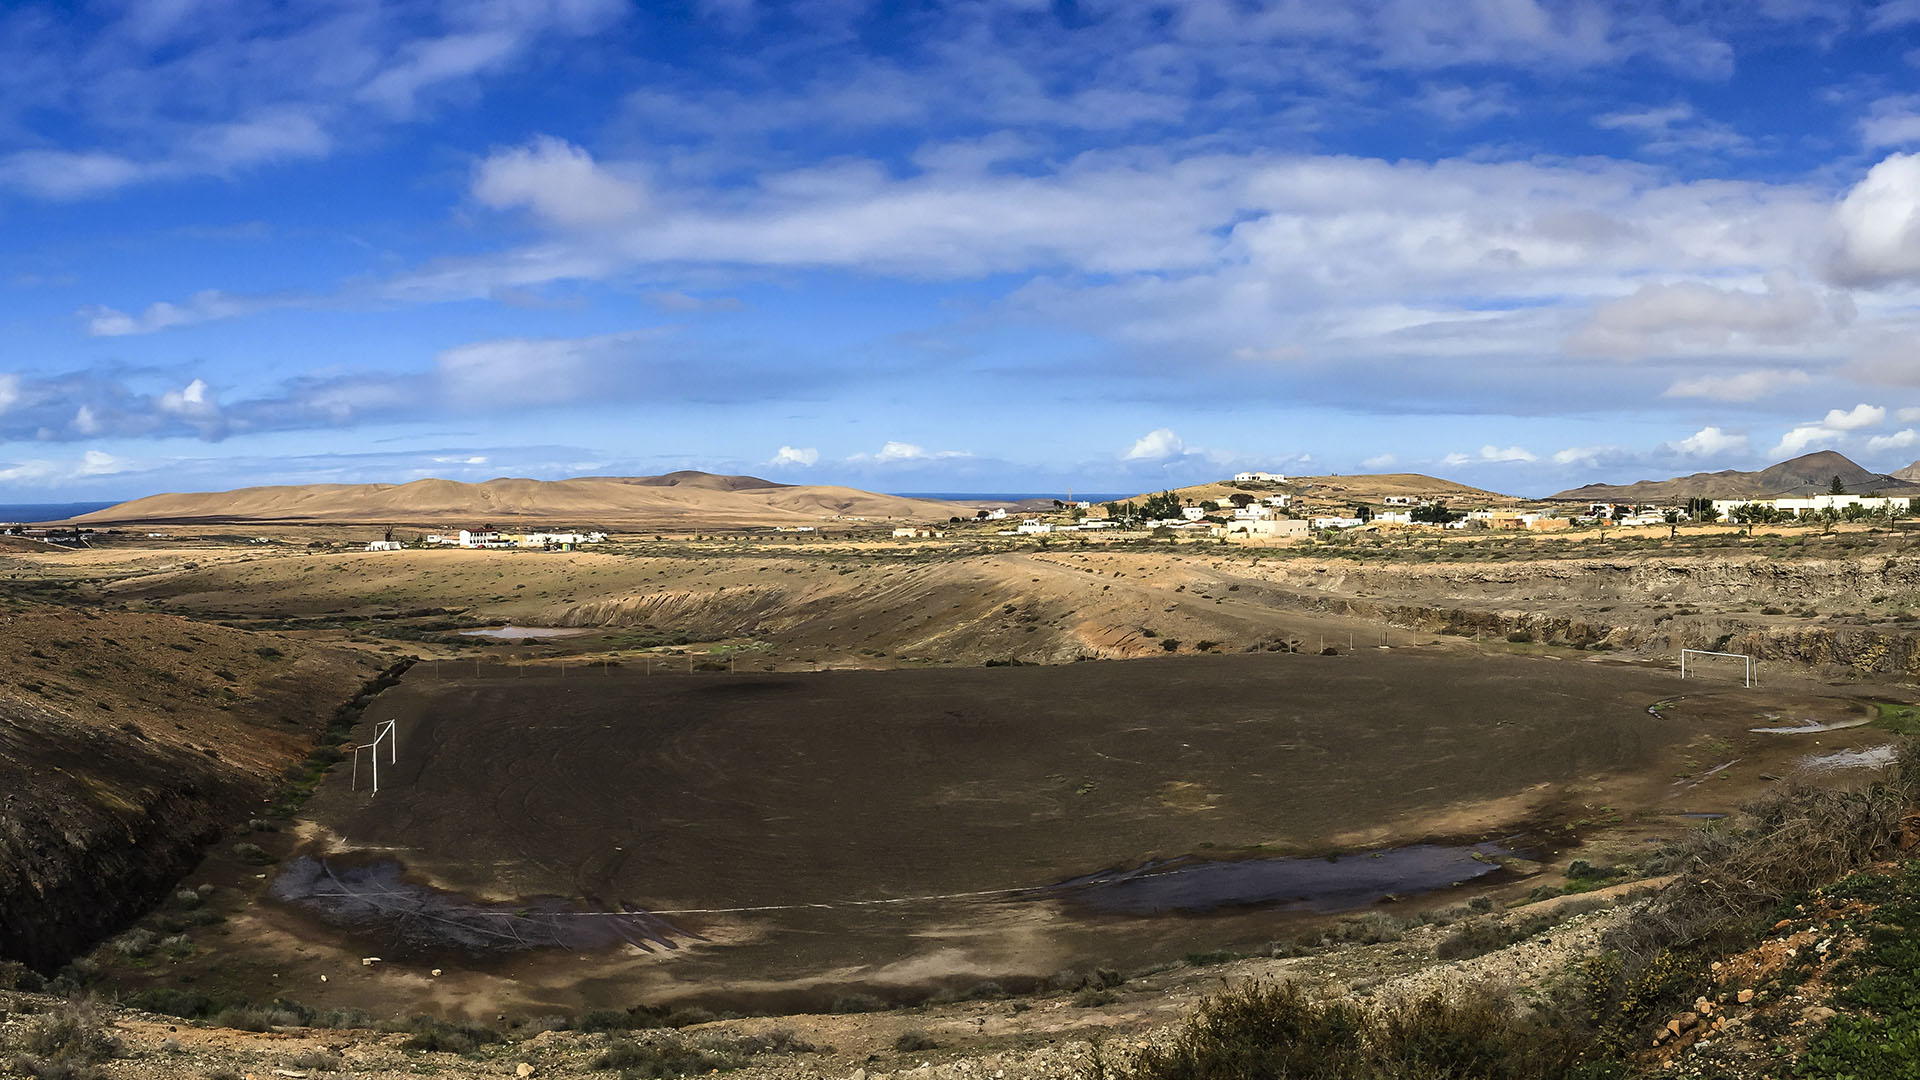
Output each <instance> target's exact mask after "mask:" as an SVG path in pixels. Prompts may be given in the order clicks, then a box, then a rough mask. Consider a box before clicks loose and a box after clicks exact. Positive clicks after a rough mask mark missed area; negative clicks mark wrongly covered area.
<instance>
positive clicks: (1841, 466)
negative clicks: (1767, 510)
mask: <svg viewBox="0 0 1920 1080" xmlns="http://www.w3.org/2000/svg"><path fill="white" fill-rule="evenodd" d="M1835 477H1839V478H1840V483H1841V484H1842V485H1843V486H1844V487H1845V488H1846V489H1847V491H1848V492H1850V493H1851V494H1854V495H1892V496H1895V497H1908V498H1920V461H1916V462H1914V463H1913V464H1911V465H1909V466H1907V467H1906V468H1904V469H1899V470H1896V471H1894V472H1892V473H1876V472H1869V471H1868V470H1867V469H1864V468H1862V467H1861V466H1860V465H1858V464H1856V463H1854V461H1853V460H1852V459H1850V458H1848V457H1847V456H1846V455H1844V454H1840V453H1836V452H1834V451H1832V450H1822V451H1819V452H1817V453H1812V454H1803V455H1801V456H1800V457H1797V458H1794V459H1792V460H1791V461H1783V462H1781V463H1780V464H1778V465H1774V466H1771V467H1769V468H1765V469H1762V470H1760V471H1759V472H1740V471H1739V470H1737V469H1727V470H1725V471H1722V472H1703V473H1694V474H1693V475H1692V476H1676V477H1674V478H1673V479H1671V480H1641V481H1639V482H1638V483H1633V484H1588V485H1586V486H1584V487H1577V488H1569V489H1567V490H1566V491H1562V492H1560V493H1559V494H1557V495H1550V496H1548V498H1550V499H1556V500H1567V501H1579V502H1636V503H1638V502H1681V501H1684V500H1686V499H1768V498H1777V497H1780V496H1806V495H1818V494H1823V493H1825V492H1827V491H1828V490H1830V489H1831V487H1832V485H1833V480H1834V478H1835Z"/></svg>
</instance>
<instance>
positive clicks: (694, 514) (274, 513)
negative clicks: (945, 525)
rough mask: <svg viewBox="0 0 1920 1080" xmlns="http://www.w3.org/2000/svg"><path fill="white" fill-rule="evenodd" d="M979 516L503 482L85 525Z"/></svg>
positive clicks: (725, 522) (188, 501) (93, 520)
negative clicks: (113, 523)
mask: <svg viewBox="0 0 1920 1080" xmlns="http://www.w3.org/2000/svg"><path fill="white" fill-rule="evenodd" d="M972 510H973V508H972V507H970V506H968V507H961V506H958V505H956V504H952V503H946V502H940V501H938V500H933V499H907V498H901V497H898V496H894V495H880V494H875V493H874V492H870V491H859V490H856V489H854V488H845V487H829V486H790V485H786V484H776V483H773V482H772V481H768V480H761V479H759V478H757V477H751V476H713V475H709V474H707V473H695V472H680V473H671V474H668V475H666V476H644V477H610V476H587V477H577V478H574V479H571V480H526V479H510V478H501V479H498V480H488V481H486V482H485V483H479V484H467V483H461V482H459V481H455V480H437V479H430V480H416V481H414V482H412V483H409V484H304V485H298V486H282V487H255V488H241V489H239V490H237V491H222V492H200V493H190V494H166V495H150V496H147V497H146V498H142V499H135V500H133V501H131V502H125V503H121V504H120V505H118V506H112V507H108V508H107V509H105V510H100V511H96V512H94V513H91V514H86V515H83V516H82V517H79V518H77V519H75V520H77V521H81V522H85V523H87V524H103V523H109V522H140V521H144V522H168V521H171V522H211V521H231V522H249V521H251V522H269V521H316V522H319V521H326V522H376V523H381V522H383V523H389V524H402V525H419V526H428V527H459V526H466V525H473V524H479V523H498V522H502V521H516V520H517V521H522V522H528V523H533V522H539V523H548V524H578V525H605V526H616V527H620V526H624V527H629V528H740V527H746V526H754V525H801V524H822V523H826V522H830V521H833V520H835V519H836V518H838V519H842V520H844V519H846V518H867V519H872V520H885V521H895V520H907V521H945V520H946V519H947V518H948V517H951V516H953V515H955V514H966V515H969V516H970V515H971V513H972Z"/></svg>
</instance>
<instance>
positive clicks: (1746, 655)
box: [1680, 649, 1753, 688]
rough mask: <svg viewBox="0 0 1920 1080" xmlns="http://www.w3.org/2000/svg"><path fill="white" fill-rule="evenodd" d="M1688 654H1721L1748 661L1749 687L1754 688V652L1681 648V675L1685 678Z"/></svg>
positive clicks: (1728, 657)
mask: <svg viewBox="0 0 1920 1080" xmlns="http://www.w3.org/2000/svg"><path fill="white" fill-rule="evenodd" d="M1688 656H1721V657H1725V658H1727V659H1729V660H1743V661H1745V662H1746V674H1747V686H1748V688H1752V686H1753V654H1751V653H1743V652H1714V651H1713V650H1712V649H1681V650H1680V677H1681V678H1683V679H1684V678H1686V677H1687V657H1688Z"/></svg>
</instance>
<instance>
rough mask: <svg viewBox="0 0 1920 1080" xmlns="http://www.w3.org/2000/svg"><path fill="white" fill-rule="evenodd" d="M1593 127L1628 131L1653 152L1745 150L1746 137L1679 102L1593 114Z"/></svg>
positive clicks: (1647, 149)
mask: <svg viewBox="0 0 1920 1080" xmlns="http://www.w3.org/2000/svg"><path fill="white" fill-rule="evenodd" d="M1593 123H1594V126H1595V127H1599V128H1603V129H1606V130H1610V131H1625V132H1630V133H1632V134H1634V135H1635V136H1637V137H1638V138H1639V139H1640V148H1641V149H1642V150H1644V151H1646V152H1648V153H1653V154H1678V153H1689V154H1701V153H1716V152H1728V151H1739V150H1745V149H1746V148H1747V147H1748V145H1749V140H1748V139H1747V137H1746V136H1744V135H1742V134H1740V133H1739V132H1737V131H1735V130H1734V129H1733V128H1731V127H1728V126H1727V125H1726V124H1723V123H1721V122H1719V121H1717V120H1712V119H1709V118H1707V117H1703V116H1701V115H1699V114H1698V113H1697V112H1695V111H1694V108H1693V106H1692V105H1691V104H1689V103H1687V102H1684V101H1680V102H1675V103H1674V104H1672V105H1663V106H1657V107H1655V108H1650V109H1639V110H1629V111H1623V112H1612V113H1606V114H1604V115H1601V116H1597V117H1594V120H1593Z"/></svg>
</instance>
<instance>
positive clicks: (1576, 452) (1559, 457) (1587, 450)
mask: <svg viewBox="0 0 1920 1080" xmlns="http://www.w3.org/2000/svg"><path fill="white" fill-rule="evenodd" d="M1620 452H1621V451H1620V448H1619V447H1617V446H1569V447H1567V448H1566V449H1565V450H1556V451H1554V455H1553V463H1554V464H1555V465H1586V466H1590V467H1591V466H1594V465H1598V464H1600V459H1601V458H1603V457H1615V456H1617V455H1619V454H1620Z"/></svg>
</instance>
